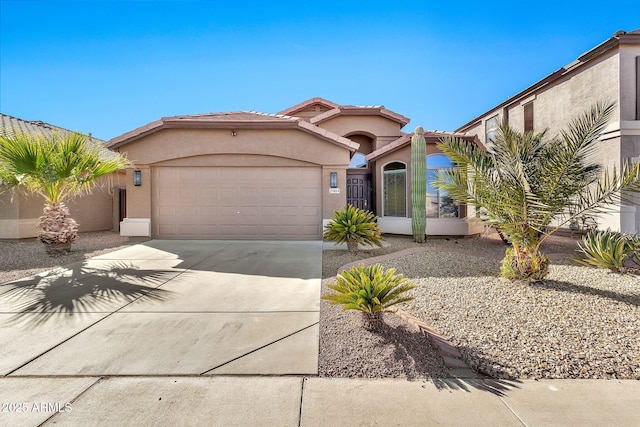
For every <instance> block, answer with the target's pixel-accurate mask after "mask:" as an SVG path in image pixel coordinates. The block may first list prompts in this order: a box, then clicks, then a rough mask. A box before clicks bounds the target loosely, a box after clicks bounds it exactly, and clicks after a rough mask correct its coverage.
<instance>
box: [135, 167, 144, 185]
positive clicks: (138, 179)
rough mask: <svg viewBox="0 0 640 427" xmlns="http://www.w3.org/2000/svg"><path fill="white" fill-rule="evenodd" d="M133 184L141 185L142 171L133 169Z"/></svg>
mask: <svg viewBox="0 0 640 427" xmlns="http://www.w3.org/2000/svg"><path fill="white" fill-rule="evenodd" d="M133 185H135V186H136V187H140V186H141V185H142V171H139V170H134V171H133Z"/></svg>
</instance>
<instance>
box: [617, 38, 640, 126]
mask: <svg viewBox="0 0 640 427" xmlns="http://www.w3.org/2000/svg"><path fill="white" fill-rule="evenodd" d="M638 56H640V46H637V45H625V44H622V45H620V49H619V61H620V119H621V120H635V118H636V116H635V114H636V99H637V96H638V94H637V92H636V91H637V90H638V88H636V57H638Z"/></svg>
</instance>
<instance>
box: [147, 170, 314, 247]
mask: <svg viewBox="0 0 640 427" xmlns="http://www.w3.org/2000/svg"><path fill="white" fill-rule="evenodd" d="M152 173H153V200H152V206H153V216H152V227H153V231H152V232H153V235H154V237H159V238H183V239H280V240H292V239H317V238H319V237H321V231H322V209H321V206H322V176H321V169H320V168H315V167H309V168H305V167H233V168H231V167H229V168H226V167H156V168H153V170H152Z"/></svg>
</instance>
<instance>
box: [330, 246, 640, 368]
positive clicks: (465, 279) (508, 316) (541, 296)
mask: <svg viewBox="0 0 640 427" xmlns="http://www.w3.org/2000/svg"><path fill="white" fill-rule="evenodd" d="M387 241H388V242H389V243H391V246H390V247H388V248H384V249H382V250H376V251H371V252H368V253H361V254H358V255H357V256H352V255H349V254H347V253H345V251H341V252H342V253H337V252H338V251H333V252H334V253H331V251H325V252H324V260H323V266H324V267H325V270H324V275H325V279H324V292H326V291H327V289H326V284H328V283H331V282H332V279H331V278H330V275H331V274H334V273H332V272H333V271H336V270H337V269H338V268H339V267H340V265H344V264H346V263H349V262H353V261H356V260H357V259H362V258H366V257H369V256H377V255H380V254H381V253H390V252H393V251H395V250H398V249H406V248H410V247H417V246H420V247H421V248H425V249H426V250H427V252H421V253H416V254H413V255H408V256H404V257H402V258H396V259H392V260H388V261H384V262H382V264H383V265H384V266H385V267H394V268H396V269H397V270H398V272H400V273H402V274H404V275H405V276H406V277H409V278H411V279H412V280H413V281H414V282H415V283H416V284H417V285H418V287H417V288H416V289H414V290H413V291H411V292H412V295H413V296H414V298H415V299H414V300H413V301H411V302H408V303H404V304H402V305H401V306H400V308H402V309H403V310H405V311H407V312H408V313H410V314H412V315H414V316H416V317H418V318H419V319H421V320H423V321H424V322H426V323H427V324H429V325H431V326H433V327H434V328H435V329H437V330H439V331H440V332H441V333H443V335H444V336H445V337H446V338H447V339H449V340H450V341H451V342H452V343H453V344H454V345H456V346H458V348H459V350H460V352H461V353H462V354H463V359H464V360H465V362H466V363H467V364H468V365H469V366H471V367H472V368H474V369H476V370H478V371H479V372H481V373H484V374H487V375H489V376H491V377H494V378H501V379H516V378H518V379H536V378H618V379H640V308H639V307H640V277H639V276H630V275H619V274H615V273H610V272H608V271H606V270H595V269H590V268H586V267H582V266H578V265H576V264H575V263H573V262H572V261H571V259H570V258H571V257H572V256H574V254H575V252H574V251H575V248H576V243H577V241H579V240H578V239H573V238H567V237H556V236H553V237H551V238H550V239H548V243H547V244H546V245H545V246H544V247H543V251H544V252H545V253H547V254H548V255H550V257H551V258H552V260H553V264H552V266H551V271H550V274H549V276H548V279H547V280H546V281H544V282H542V283H539V284H531V285H530V284H526V283H521V282H510V281H506V280H503V279H501V278H499V277H498V276H497V272H498V270H499V260H500V259H501V257H502V255H503V254H504V250H505V246H504V245H503V244H502V243H501V241H500V240H499V239H498V238H497V236H495V235H490V236H487V237H485V238H470V239H460V240H454V239H449V240H444V239H431V240H430V241H428V242H427V243H426V244H424V245H417V244H415V243H413V242H412V241H411V240H410V238H404V237H388V238H387ZM339 264H340V265H339ZM323 304H325V303H323ZM335 308H337V307H331V309H335ZM326 310H327V309H326V308H325V307H324V306H323V308H322V312H321V342H322V337H323V336H324V335H325V334H326V333H327V331H325V329H329V330H330V331H331V330H332V329H330V327H329V325H328V324H327V325H323V318H324V317H326V314H324V312H326ZM351 314H352V316H356V317H357V314H356V313H351ZM387 317H388V318H389V317H391V315H389V316H387ZM353 318H354V317H351V318H350V319H353ZM343 322H344V323H345V324H346V323H347V322H345V321H344V320H343ZM331 328H335V325H333V324H331ZM365 332H366V331H365ZM365 332H363V331H362V328H359V329H357V328H354V327H353V320H352V325H351V328H350V329H349V333H350V334H351V335H350V336H349V338H350V339H351V340H352V341H353V342H357V343H359V344H358V345H361V344H360V343H362V342H363V341H364V340H365V338H364V337H354V336H353V335H356V334H364V333H365ZM345 336H346V335H345ZM395 345H400V344H398V343H395ZM423 345H424V347H425V351H426V352H427V353H430V352H431V351H432V349H431V347H430V345H429V343H428V342H425V343H424V344H423ZM323 351H325V350H324V349H323V348H321V352H320V353H321V366H322V363H323V360H324V358H323ZM386 357H387V356H385V355H384V354H381V353H375V352H373V354H371V355H370V358H369V359H368V360H369V361H370V363H371V364H374V365H375V364H381V365H386V364H387V363H388V362H387V361H386V359H385V358H386ZM418 365H419V367H418V369H417V371H418V372H422V373H423V374H424V373H425V372H428V373H429V374H433V375H437V374H436V373H435V371H429V369H432V367H431V366H432V364H427V363H426V362H425V361H419V362H418ZM362 371H363V372H364V371H366V375H364V376H383V375H384V374H385V371H386V369H385V368H381V369H380V370H379V371H380V372H379V374H378V375H377V374H376V373H375V372H373V371H375V369H373V368H367V369H364V368H363V369H362ZM321 373H322V374H325V375H332V373H331V372H329V371H328V370H326V369H325V370H321ZM429 374H427V376H429Z"/></svg>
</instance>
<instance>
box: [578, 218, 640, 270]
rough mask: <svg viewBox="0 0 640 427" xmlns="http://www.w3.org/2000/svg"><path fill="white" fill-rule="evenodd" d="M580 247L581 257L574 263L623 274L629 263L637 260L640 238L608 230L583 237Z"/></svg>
mask: <svg viewBox="0 0 640 427" xmlns="http://www.w3.org/2000/svg"><path fill="white" fill-rule="evenodd" d="M578 246H579V248H580V249H579V251H580V252H581V256H579V257H576V258H574V261H576V262H578V263H580V264H582V265H586V266H587V267H594V268H607V269H610V270H613V271H617V272H620V273H622V272H625V271H626V267H625V263H626V262H627V261H630V260H633V259H634V258H635V259H637V256H638V250H639V249H640V238H638V237H637V236H631V235H628V234H622V233H618V232H615V231H612V230H611V229H606V230H603V231H596V232H591V233H588V234H587V235H585V236H582V244H579V245H578Z"/></svg>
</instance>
